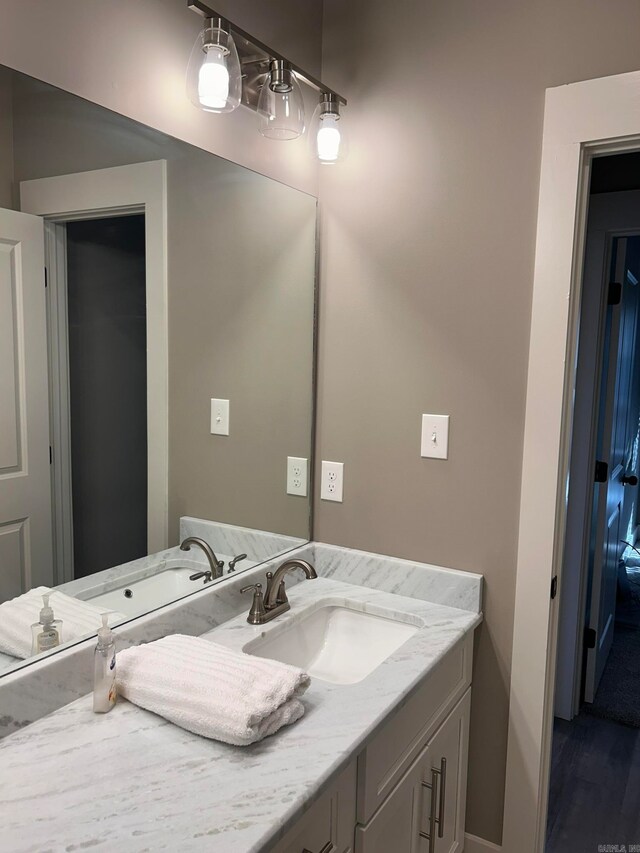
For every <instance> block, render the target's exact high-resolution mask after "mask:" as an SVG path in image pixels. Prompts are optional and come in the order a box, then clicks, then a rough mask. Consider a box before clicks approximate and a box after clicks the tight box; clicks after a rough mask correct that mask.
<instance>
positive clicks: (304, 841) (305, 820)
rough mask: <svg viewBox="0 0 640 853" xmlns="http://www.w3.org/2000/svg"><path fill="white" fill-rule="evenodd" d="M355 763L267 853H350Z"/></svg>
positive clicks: (354, 811)
mask: <svg viewBox="0 0 640 853" xmlns="http://www.w3.org/2000/svg"><path fill="white" fill-rule="evenodd" d="M355 821H356V766H355V762H354V763H353V764H351V765H349V767H348V768H347V769H346V770H345V771H343V773H342V775H341V776H340V777H339V779H338V780H337V782H335V783H334V784H333V785H332V786H331V788H329V789H328V790H327V791H325V792H324V794H322V795H321V796H320V797H319V798H318V799H317V800H316V801H315V803H314V804H313V805H312V806H310V807H309V808H308V809H307V811H306V812H305V813H304V814H303V816H302V817H301V818H300V820H299V821H298V822H297V823H296V824H295V826H294V827H293V828H292V829H290V830H289V832H288V833H287V834H286V835H285V837H284V838H283V839H282V840H281V841H280V842H278V843H277V844H275V845H274V846H272V847H270V848H269V851H270V853H353V830H354V824H355Z"/></svg>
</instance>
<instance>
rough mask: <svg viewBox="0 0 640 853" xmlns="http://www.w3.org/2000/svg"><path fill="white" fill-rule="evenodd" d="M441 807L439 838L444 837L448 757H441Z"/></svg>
mask: <svg viewBox="0 0 640 853" xmlns="http://www.w3.org/2000/svg"><path fill="white" fill-rule="evenodd" d="M435 772H436V773H438V772H439V773H440V807H439V809H438V838H444V805H445V797H446V796H447V759H446V758H444V757H443V758H441V759H440V770H439V771H438V770H436V771H435Z"/></svg>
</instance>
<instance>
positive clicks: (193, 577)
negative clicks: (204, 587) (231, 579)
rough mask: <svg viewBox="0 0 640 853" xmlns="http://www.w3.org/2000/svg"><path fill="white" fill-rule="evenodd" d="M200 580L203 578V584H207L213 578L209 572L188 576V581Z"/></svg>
mask: <svg viewBox="0 0 640 853" xmlns="http://www.w3.org/2000/svg"><path fill="white" fill-rule="evenodd" d="M200 578H204V582H205V583H209V582H210V581H211V580H212V578H213V576H212V574H211V572H210V571H209V570H207V571H206V572H196V573H195V575H189V580H190V581H197V580H200Z"/></svg>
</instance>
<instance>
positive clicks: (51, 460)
mask: <svg viewBox="0 0 640 853" xmlns="http://www.w3.org/2000/svg"><path fill="white" fill-rule="evenodd" d="M49 465H53V447H51V445H49Z"/></svg>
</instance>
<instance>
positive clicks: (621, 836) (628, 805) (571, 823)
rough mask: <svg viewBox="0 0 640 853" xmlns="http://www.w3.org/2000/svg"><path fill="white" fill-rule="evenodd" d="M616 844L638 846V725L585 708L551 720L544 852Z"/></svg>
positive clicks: (581, 852) (578, 851)
mask: <svg viewBox="0 0 640 853" xmlns="http://www.w3.org/2000/svg"><path fill="white" fill-rule="evenodd" d="M616 844H617V845H618V846H619V849H620V850H622V849H624V848H623V847H622V845H623V844H624V845H626V850H627V851H629V849H630V848H631V849H633V847H631V845H637V849H638V850H640V729H633V728H629V727H628V726H623V725H620V724H619V723H613V722H610V721H609V720H602V719H599V718H597V717H591V716H588V715H586V714H580V715H579V716H578V717H576V718H575V719H574V720H573V721H572V722H570V723H568V722H566V721H565V720H556V723H555V726H554V735H553V755H552V771H551V790H550V793H549V816H548V824H547V846H546V853H598V845H616ZM601 849H606V848H601ZM611 849H614V850H615V849H616V848H615V846H612V847H611Z"/></svg>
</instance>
